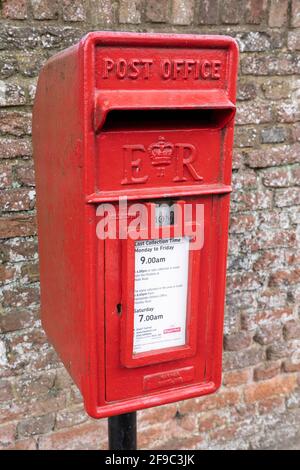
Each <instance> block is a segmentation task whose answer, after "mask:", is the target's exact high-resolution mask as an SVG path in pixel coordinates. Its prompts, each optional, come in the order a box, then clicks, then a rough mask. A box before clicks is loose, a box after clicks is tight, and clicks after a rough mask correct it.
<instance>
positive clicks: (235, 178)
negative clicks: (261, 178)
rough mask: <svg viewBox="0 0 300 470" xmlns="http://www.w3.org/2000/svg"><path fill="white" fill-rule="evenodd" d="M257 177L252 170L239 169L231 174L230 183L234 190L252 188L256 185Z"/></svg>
mask: <svg viewBox="0 0 300 470" xmlns="http://www.w3.org/2000/svg"><path fill="white" fill-rule="evenodd" d="M257 181H258V177H257V174H256V172H255V171H254V170H250V169H249V168H248V169H245V168H243V169H241V170H240V171H237V172H234V173H233V175H232V185H233V188H234V190H235V191H237V190H241V189H253V188H256V187H257Z"/></svg>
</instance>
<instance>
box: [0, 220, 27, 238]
mask: <svg viewBox="0 0 300 470" xmlns="http://www.w3.org/2000/svg"><path fill="white" fill-rule="evenodd" d="M35 234H36V219H35V217H33V216H27V215H14V216H13V217H9V218H8V217H6V218H4V217H2V218H1V219H0V238H12V237H26V236H29V235H35Z"/></svg>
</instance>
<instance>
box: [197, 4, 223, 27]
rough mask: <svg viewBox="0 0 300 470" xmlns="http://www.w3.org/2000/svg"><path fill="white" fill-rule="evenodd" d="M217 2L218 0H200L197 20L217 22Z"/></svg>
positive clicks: (210, 22) (202, 22)
mask: <svg viewBox="0 0 300 470" xmlns="http://www.w3.org/2000/svg"><path fill="white" fill-rule="evenodd" d="M218 21H219V2H218V0H209V1H207V0H200V5H199V20H198V22H199V23H200V24H218Z"/></svg>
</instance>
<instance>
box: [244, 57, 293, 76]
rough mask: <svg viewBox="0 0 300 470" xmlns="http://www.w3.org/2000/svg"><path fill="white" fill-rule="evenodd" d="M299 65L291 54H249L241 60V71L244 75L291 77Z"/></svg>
mask: <svg viewBox="0 0 300 470" xmlns="http://www.w3.org/2000/svg"><path fill="white" fill-rule="evenodd" d="M298 67H299V65H298V64H297V63H295V60H294V57H293V55H292V54H288V53H284V52H280V53H277V54H276V55H275V54H262V55H254V54H250V55H248V56H245V57H244V58H242V60H241V70H242V73H243V74H244V75H258V76H259V75H262V76H267V75H284V76H286V75H292V74H294V73H297V72H298Z"/></svg>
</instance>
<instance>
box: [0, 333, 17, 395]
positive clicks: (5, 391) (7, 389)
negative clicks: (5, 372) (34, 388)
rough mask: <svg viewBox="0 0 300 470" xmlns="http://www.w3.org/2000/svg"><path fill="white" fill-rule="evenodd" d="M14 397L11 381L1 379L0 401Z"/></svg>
mask: <svg viewBox="0 0 300 470" xmlns="http://www.w3.org/2000/svg"><path fill="white" fill-rule="evenodd" d="M0 331H1V330H0ZM13 397H14V394H13V389H12V384H11V382H10V381H9V380H5V379H0V402H2V403H3V402H5V401H9V400H12V399H13Z"/></svg>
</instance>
